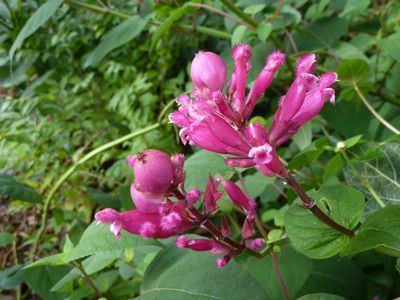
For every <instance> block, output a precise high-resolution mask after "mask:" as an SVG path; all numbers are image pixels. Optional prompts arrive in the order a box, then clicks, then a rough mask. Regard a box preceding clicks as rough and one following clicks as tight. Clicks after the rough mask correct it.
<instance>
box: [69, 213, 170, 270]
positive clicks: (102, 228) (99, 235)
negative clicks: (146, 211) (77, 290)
mask: <svg viewBox="0 0 400 300" xmlns="http://www.w3.org/2000/svg"><path fill="white" fill-rule="evenodd" d="M96 223H97V221H95V222H93V223H92V224H90V226H89V227H88V228H87V229H86V230H85V232H84V233H83V235H82V237H81V240H80V241H79V244H78V245H77V246H76V247H75V248H74V249H72V250H71V251H70V252H69V253H68V254H67V255H66V256H65V257H64V261H65V262H69V261H71V260H75V259H78V258H81V257H85V256H88V255H92V254H95V253H102V252H110V251H117V250H124V249H127V248H135V247H137V246H143V245H155V246H160V247H163V244H161V243H160V242H158V241H157V240H154V239H148V240H144V239H143V238H142V237H141V236H138V235H134V234H131V233H128V232H126V231H125V230H121V240H120V241H118V239H117V238H116V237H115V236H114V234H112V233H111V231H110V225H104V224H98V225H97V224H96Z"/></svg>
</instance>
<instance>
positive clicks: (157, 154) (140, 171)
mask: <svg viewBox="0 0 400 300" xmlns="http://www.w3.org/2000/svg"><path fill="white" fill-rule="evenodd" d="M133 172H134V175H135V181H136V182H137V183H139V184H140V186H141V187H143V188H144V189H146V190H147V191H148V192H150V193H155V194H161V193H164V192H165V190H166V189H167V188H168V187H169V185H170V184H171V181H172V179H173V178H174V166H173V164H172V162H171V158H170V157H169V156H168V155H167V154H166V153H164V152H161V151H158V150H154V149H150V150H146V151H144V152H142V153H140V154H139V155H138V156H137V159H136V161H135V162H134V165H133Z"/></svg>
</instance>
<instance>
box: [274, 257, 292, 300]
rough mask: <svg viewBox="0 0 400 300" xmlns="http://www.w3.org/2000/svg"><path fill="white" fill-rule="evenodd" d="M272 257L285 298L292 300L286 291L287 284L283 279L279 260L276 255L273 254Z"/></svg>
mask: <svg viewBox="0 0 400 300" xmlns="http://www.w3.org/2000/svg"><path fill="white" fill-rule="evenodd" d="M271 256H272V263H273V264H274V268H275V271H276V275H278V278H279V282H280V284H281V287H282V290H283V293H284V294H285V298H286V300H290V297H289V293H288V291H287V289H286V285H285V282H284V281H283V277H282V274H281V271H280V270H279V266H278V259H277V258H276V253H275V252H272V253H271Z"/></svg>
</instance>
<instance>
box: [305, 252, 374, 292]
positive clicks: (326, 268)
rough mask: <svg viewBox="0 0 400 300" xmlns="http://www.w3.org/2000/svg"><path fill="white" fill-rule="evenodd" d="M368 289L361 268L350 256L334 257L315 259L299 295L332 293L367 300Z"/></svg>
mask: <svg viewBox="0 0 400 300" xmlns="http://www.w3.org/2000/svg"><path fill="white" fill-rule="evenodd" d="M366 290H367V284H366V281H365V279H364V274H363V273H362V272H361V270H360V268H359V267H358V266H357V265H356V264H355V263H354V262H352V261H351V260H350V259H348V258H341V259H338V258H337V257H333V258H330V259H324V260H315V261H314V264H313V268H312V270H311V272H310V276H309V277H308V278H307V281H306V283H305V284H304V285H303V288H302V289H301V291H300V292H299V293H298V294H297V297H301V296H305V295H308V294H313V293H330V294H334V295H337V296H341V297H344V298H345V299H346V300H365V299H367V297H366ZM301 299H302V298H301ZM318 299H325V298H318ZM328 299H330V298H328ZM334 299H335V298H334ZM335 300H336V299H335Z"/></svg>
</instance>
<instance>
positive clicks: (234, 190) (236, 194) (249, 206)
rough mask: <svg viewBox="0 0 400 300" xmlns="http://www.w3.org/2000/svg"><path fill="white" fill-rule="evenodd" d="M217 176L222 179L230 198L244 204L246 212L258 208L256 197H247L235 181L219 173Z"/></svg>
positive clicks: (241, 204)
mask: <svg viewBox="0 0 400 300" xmlns="http://www.w3.org/2000/svg"><path fill="white" fill-rule="evenodd" d="M217 176H218V179H219V180H221V182H222V186H223V187H224V189H225V191H226V193H227V194H228V195H229V198H231V199H232V201H233V202H235V203H236V204H238V205H240V206H242V207H243V209H244V211H245V212H246V213H250V212H252V211H253V210H254V209H255V208H256V206H257V205H256V202H255V201H254V199H253V198H250V197H247V196H246V195H245V194H244V193H243V191H242V190H241V189H240V188H239V187H238V186H237V185H236V184H235V183H234V182H233V181H230V180H226V179H225V178H223V177H222V176H221V175H219V174H218V175H217Z"/></svg>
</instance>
